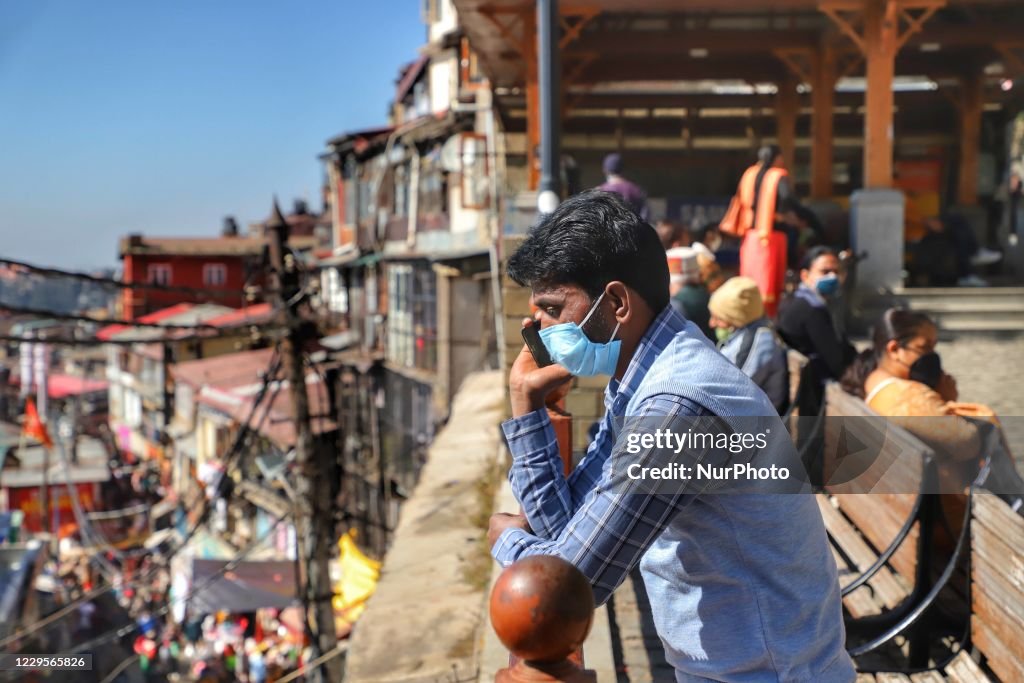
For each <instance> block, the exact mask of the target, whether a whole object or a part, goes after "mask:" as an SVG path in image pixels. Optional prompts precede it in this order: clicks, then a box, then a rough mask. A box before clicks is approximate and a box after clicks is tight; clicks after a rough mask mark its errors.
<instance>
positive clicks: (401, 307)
mask: <svg viewBox="0 0 1024 683" xmlns="http://www.w3.org/2000/svg"><path fill="white" fill-rule="evenodd" d="M436 281H437V276H436V275H435V274H434V271H433V269H432V268H431V267H430V266H429V265H416V266H412V265H398V264H394V265H390V266H389V267H388V330H387V353H386V355H387V359H388V360H389V361H390V362H392V363H394V364H396V365H399V366H404V367H408V368H419V369H421V370H436V369H437V288H436Z"/></svg>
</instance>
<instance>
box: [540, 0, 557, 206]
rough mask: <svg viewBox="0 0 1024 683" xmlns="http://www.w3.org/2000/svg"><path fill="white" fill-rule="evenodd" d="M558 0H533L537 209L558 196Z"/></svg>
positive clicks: (553, 203)
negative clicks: (537, 124) (537, 111)
mask: <svg viewBox="0 0 1024 683" xmlns="http://www.w3.org/2000/svg"><path fill="white" fill-rule="evenodd" d="M558 19H559V16H558V0H537V53H538V54H537V75H538V85H539V89H540V187H539V188H538V193H537V210H538V211H540V213H542V214H547V213H551V212H552V211H554V210H555V208H557V207H558V204H559V202H560V201H561V197H562V176H561V172H560V171H561V169H560V161H561V158H562V145H561V106H560V104H561V101H560V98H561V74H562V65H561V59H560V55H559V53H558V39H559V29H560V24H559V21H558Z"/></svg>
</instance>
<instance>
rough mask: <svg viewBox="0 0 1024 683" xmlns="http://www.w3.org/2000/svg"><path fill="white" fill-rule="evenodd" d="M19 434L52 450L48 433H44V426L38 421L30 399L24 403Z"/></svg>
mask: <svg viewBox="0 0 1024 683" xmlns="http://www.w3.org/2000/svg"><path fill="white" fill-rule="evenodd" d="M21 433H22V434H24V435H25V436H28V437H31V438H33V439H35V440H36V441H38V442H39V443H41V444H43V445H44V446H46V447H47V448H53V441H51V440H50V433H49V432H47V431H46V425H44V424H43V421H42V420H41V419H39V412H38V411H37V410H36V402H35V401H33V400H32V399H31V398H29V399H27V400H26V401H25V421H24V422H22V424H21Z"/></svg>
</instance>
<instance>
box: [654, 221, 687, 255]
mask: <svg viewBox="0 0 1024 683" xmlns="http://www.w3.org/2000/svg"><path fill="white" fill-rule="evenodd" d="M654 230H655V231H656V232H657V233H658V239H659V240H661V246H662V247H664V248H665V251H668V250H669V249H672V248H674V247H685V246H686V244H685V243H684V241H683V240H684V239H685V236H686V233H685V231H684V230H683V229H682V228H681V227H680V226H679V224H678V223H675V222H673V221H670V220H668V219H664V218H663V219H661V220H660V221H658V222H657V224H656V225H655V226H654Z"/></svg>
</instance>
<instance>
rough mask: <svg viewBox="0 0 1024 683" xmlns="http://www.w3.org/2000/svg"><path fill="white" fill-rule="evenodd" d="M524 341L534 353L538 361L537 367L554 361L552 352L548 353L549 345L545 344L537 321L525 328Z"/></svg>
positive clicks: (535, 359) (534, 357)
mask: <svg viewBox="0 0 1024 683" xmlns="http://www.w3.org/2000/svg"><path fill="white" fill-rule="evenodd" d="M523 341H524V342H526V348H528V349H530V353H532V354H533V360H534V361H536V362H537V367H539V368H543V367H546V366H548V365H551V364H552V363H554V361H553V360H551V354H549V353H548V347H546V346H544V340H543V339H541V338H540V330H538V329H537V325H536V323H534V324H533V325H530V326H529V327H524V328H523Z"/></svg>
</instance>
